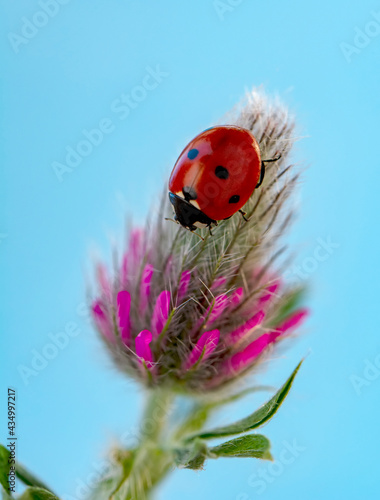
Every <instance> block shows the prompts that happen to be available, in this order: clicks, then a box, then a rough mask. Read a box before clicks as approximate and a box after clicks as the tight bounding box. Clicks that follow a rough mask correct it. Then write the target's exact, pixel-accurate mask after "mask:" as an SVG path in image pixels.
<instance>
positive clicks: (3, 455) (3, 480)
mask: <svg viewBox="0 0 380 500" xmlns="http://www.w3.org/2000/svg"><path fill="white" fill-rule="evenodd" d="M9 455H10V453H9V450H8V448H5V446H3V445H2V444H0V484H1V486H2V487H3V488H4V490H5V491H6V492H7V491H9V484H8V474H9V467H10V464H9V462H8V460H9Z"/></svg>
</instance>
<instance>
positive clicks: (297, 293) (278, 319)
mask: <svg viewBox="0 0 380 500" xmlns="http://www.w3.org/2000/svg"><path fill="white" fill-rule="evenodd" d="M305 294H306V289H305V287H300V288H296V289H294V290H291V291H290V292H289V293H288V294H287V295H285V297H283V301H282V304H281V305H280V307H279V310H278V311H277V314H276V315H275V316H274V318H273V319H272V321H271V322H270V323H269V325H268V326H269V327H273V328H275V327H276V325H279V324H280V323H282V322H283V321H285V319H286V318H287V317H288V316H290V315H291V314H292V313H293V312H294V311H295V310H296V309H298V307H300V305H301V304H302V302H303V300H304V298H305Z"/></svg>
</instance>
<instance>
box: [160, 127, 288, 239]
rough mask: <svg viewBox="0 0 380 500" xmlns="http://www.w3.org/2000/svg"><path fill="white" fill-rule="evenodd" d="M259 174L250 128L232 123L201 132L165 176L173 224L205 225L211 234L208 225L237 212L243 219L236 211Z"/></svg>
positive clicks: (258, 180) (259, 162) (261, 171)
mask: <svg viewBox="0 0 380 500" xmlns="http://www.w3.org/2000/svg"><path fill="white" fill-rule="evenodd" d="M278 159H279V157H278V158H274V159H272V160H266V161H276V160H278ZM264 174H265V164H264V161H262V160H261V156H260V148H259V145H258V143H257V141H256V139H255V137H254V136H253V135H252V134H251V132H250V131H249V130H246V129H244V128H241V127H236V126H232V125H224V126H218V127H212V128H209V129H207V130H205V131H204V132H202V133H201V134H199V135H197V136H196V137H195V138H194V139H193V140H192V141H191V142H189V144H188V145H187V146H186V147H185V149H184V150H183V151H182V153H181V154H180V156H179V158H178V160H177V162H176V164H175V165H174V168H173V170H172V173H171V175H170V178H169V200H170V203H171V204H172V205H173V209H174V212H175V216H174V220H175V222H177V223H178V224H181V225H182V226H183V227H184V228H186V229H189V230H190V231H194V230H195V229H196V228H197V227H208V228H209V230H210V233H211V226H212V225H213V224H214V225H217V223H218V221H220V220H224V219H229V218H230V217H231V216H232V215H234V214H235V213H236V212H240V213H241V215H242V216H243V217H244V216H245V212H243V211H242V210H241V209H242V207H243V206H244V205H245V204H246V203H247V201H248V200H249V198H250V197H251V195H252V193H253V191H254V190H255V189H256V188H257V187H259V186H260V185H261V183H262V182H263V179H264ZM244 219H245V217H244ZM245 220H247V219H245Z"/></svg>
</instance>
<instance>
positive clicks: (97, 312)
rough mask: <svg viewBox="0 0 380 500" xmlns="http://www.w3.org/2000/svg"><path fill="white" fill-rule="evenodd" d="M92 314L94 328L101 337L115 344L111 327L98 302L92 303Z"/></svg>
mask: <svg viewBox="0 0 380 500" xmlns="http://www.w3.org/2000/svg"><path fill="white" fill-rule="evenodd" d="M92 313H93V316H94V320H95V323H96V326H97V327H98V329H99V331H100V332H101V333H102V335H103V336H104V337H105V338H106V339H107V340H109V341H111V342H115V337H114V335H113V333H112V326H111V324H110V322H109V321H108V319H107V316H106V314H105V312H104V311H103V306H102V304H101V303H100V302H99V301H96V302H94V304H93V305H92Z"/></svg>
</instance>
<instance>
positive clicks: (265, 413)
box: [186, 360, 303, 441]
mask: <svg viewBox="0 0 380 500" xmlns="http://www.w3.org/2000/svg"><path fill="white" fill-rule="evenodd" d="M302 362H303V360H302V361H301V362H300V363H299V364H298V365H297V366H296V368H295V370H294V371H293V373H292V374H291V375H290V377H289V378H288V380H287V381H286V382H285V384H284V385H283V386H282V387H281V389H279V390H278V391H277V392H276V394H275V395H274V396H273V397H272V398H271V399H270V400H269V401H267V402H266V403H265V404H264V405H263V406H262V407H261V408H259V409H258V410H256V411H255V412H254V413H252V414H251V415H249V416H248V417H246V418H243V419H242V420H238V421H237V422H235V423H233V424H230V425H226V426H224V427H217V428H216V429H211V430H209V431H206V432H201V433H198V434H193V435H192V436H189V437H188V438H187V439H186V441H190V440H193V439H195V438H200V439H212V438H217V437H223V436H232V435H234V434H242V433H243V432H247V431H250V430H252V429H256V428H257V427H260V426H261V425H263V424H264V423H265V422H267V421H268V420H270V419H271V418H272V417H273V415H274V414H275V413H276V412H277V410H278V409H279V407H280V406H281V404H282V402H283V401H284V399H285V398H286V396H287V394H288V392H289V390H290V388H291V386H292V383H293V380H294V378H295V376H296V375H297V372H298V370H299V368H300V366H301V364H302Z"/></svg>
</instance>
